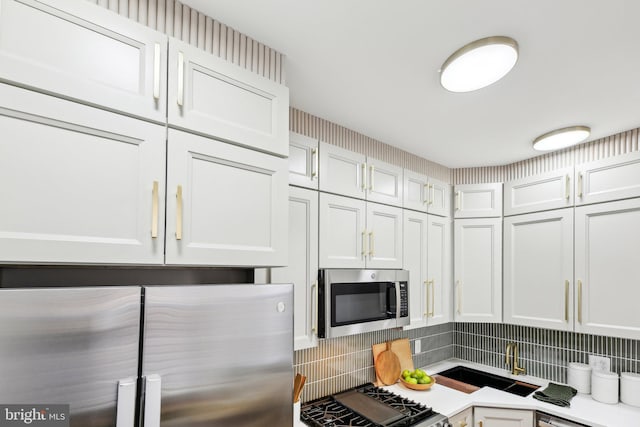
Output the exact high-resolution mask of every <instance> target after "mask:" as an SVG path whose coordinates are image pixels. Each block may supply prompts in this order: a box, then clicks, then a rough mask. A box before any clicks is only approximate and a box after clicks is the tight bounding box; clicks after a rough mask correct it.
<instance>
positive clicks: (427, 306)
mask: <svg viewBox="0 0 640 427" xmlns="http://www.w3.org/2000/svg"><path fill="white" fill-rule="evenodd" d="M423 283H424V286H425V288H426V289H425V303H426V306H425V309H426V311H425V312H424V315H425V317H429V281H428V280H425V281H424V282H423Z"/></svg>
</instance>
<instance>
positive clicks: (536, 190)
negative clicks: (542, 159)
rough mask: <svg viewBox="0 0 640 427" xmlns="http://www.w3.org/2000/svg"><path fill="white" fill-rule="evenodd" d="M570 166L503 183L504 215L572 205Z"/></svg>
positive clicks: (571, 169)
mask: <svg viewBox="0 0 640 427" xmlns="http://www.w3.org/2000/svg"><path fill="white" fill-rule="evenodd" d="M572 179H573V167H569V168H563V169H558V170H556V171H553V172H547V173H543V174H538V175H535V176H530V177H527V178H522V179H517V180H514V181H509V182H506V183H505V184H504V214H505V216H507V215H517V214H523V213H530V212H538V211H545V210H549V209H559V208H566V207H569V206H573V183H572Z"/></svg>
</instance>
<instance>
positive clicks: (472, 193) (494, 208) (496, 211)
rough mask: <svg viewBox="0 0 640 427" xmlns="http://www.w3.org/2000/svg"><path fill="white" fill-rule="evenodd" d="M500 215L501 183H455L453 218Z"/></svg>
mask: <svg viewBox="0 0 640 427" xmlns="http://www.w3.org/2000/svg"><path fill="white" fill-rule="evenodd" d="M499 216H502V183H501V182H496V183H489V184H464V185H456V188H455V195H454V217H455V218H489V217H499Z"/></svg>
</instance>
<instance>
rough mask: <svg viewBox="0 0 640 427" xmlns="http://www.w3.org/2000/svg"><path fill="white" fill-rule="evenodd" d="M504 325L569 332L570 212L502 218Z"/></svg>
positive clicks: (571, 319)
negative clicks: (510, 324)
mask: <svg viewBox="0 0 640 427" xmlns="http://www.w3.org/2000/svg"><path fill="white" fill-rule="evenodd" d="M504 321H505V322H506V323H512V324H516V325H527V326H536V327H540V328H552V329H558V330H567V331H572V330H573V208H565V209H558V210H553V211H549V212H539V213H533V214H527V215H518V216H514V217H509V218H505V219H504Z"/></svg>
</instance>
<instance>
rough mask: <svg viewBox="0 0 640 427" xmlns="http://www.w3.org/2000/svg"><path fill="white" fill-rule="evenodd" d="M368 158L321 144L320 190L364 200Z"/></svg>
mask: <svg viewBox="0 0 640 427" xmlns="http://www.w3.org/2000/svg"><path fill="white" fill-rule="evenodd" d="M366 167H367V165H366V157H365V156H364V155H363V154H358V153H354V152H353V151H349V150H345V149H343V148H340V147H336V146H335V145H331V144H327V143H325V142H320V171H319V172H320V190H321V191H326V192H328V193H335V194H341V195H343V196H350V197H355V198H358V199H364V198H365V197H366V194H367V193H366V191H367V187H366V179H367V171H366Z"/></svg>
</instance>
